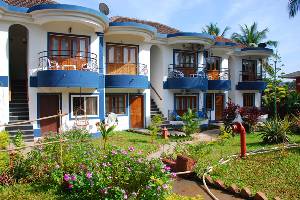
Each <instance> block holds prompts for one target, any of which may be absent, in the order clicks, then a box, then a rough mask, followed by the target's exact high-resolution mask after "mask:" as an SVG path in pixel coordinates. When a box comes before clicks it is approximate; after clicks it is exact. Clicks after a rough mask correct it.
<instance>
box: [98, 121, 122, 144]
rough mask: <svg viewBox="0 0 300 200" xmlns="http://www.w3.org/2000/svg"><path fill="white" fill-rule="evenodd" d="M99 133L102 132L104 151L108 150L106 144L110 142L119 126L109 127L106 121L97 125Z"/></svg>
mask: <svg viewBox="0 0 300 200" xmlns="http://www.w3.org/2000/svg"><path fill="white" fill-rule="evenodd" d="M96 126H97V129H98V131H100V133H101V136H102V139H103V149H105V148H106V143H107V141H108V138H109V136H110V135H111V134H112V133H113V132H114V130H115V129H116V127H117V126H115V125H113V126H109V124H106V123H105V121H103V122H98V123H97V124H96Z"/></svg>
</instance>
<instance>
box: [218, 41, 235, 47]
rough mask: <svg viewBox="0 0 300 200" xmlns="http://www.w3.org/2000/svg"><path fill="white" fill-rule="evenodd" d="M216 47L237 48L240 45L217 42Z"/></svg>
mask: <svg viewBox="0 0 300 200" xmlns="http://www.w3.org/2000/svg"><path fill="white" fill-rule="evenodd" d="M215 46H224V47H235V46H238V44H237V43H234V42H215Z"/></svg>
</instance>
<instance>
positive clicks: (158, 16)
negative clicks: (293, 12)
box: [57, 0, 300, 73]
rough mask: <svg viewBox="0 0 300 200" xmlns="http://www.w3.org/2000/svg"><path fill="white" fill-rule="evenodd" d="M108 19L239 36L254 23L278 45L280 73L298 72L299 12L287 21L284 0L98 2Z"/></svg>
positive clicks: (90, 0)
mask: <svg viewBox="0 0 300 200" xmlns="http://www.w3.org/2000/svg"><path fill="white" fill-rule="evenodd" d="M57 1H58V2H59V3H66V4H73V5H81V6H85V7H90V8H93V9H96V10H97V9H98V5H99V3H100V1H99V0H57ZM101 2H103V3H106V4H107V5H108V6H109V8H110V15H109V17H111V16H127V17H134V18H139V19H144V20H151V21H156V22H160V23H163V24H166V25H169V26H171V27H174V28H177V29H179V30H181V31H184V32H201V31H202V28H203V27H204V26H205V25H207V24H209V23H210V22H213V23H218V26H219V27H220V28H221V29H223V28H225V26H229V27H231V29H230V31H229V32H228V34H227V37H230V36H231V34H232V33H233V32H239V30H240V28H239V27H240V25H244V24H247V25H251V24H252V23H253V22H257V23H258V29H259V30H262V29H264V28H267V27H268V28H269V33H268V34H267V36H268V38H267V39H268V40H276V41H279V46H278V52H279V54H280V56H281V58H282V64H284V66H283V67H282V71H283V72H285V73H290V72H294V71H300V37H299V33H300V12H299V14H298V15H297V16H296V17H295V18H289V16H288V9H287V3H288V0H102V1H101Z"/></svg>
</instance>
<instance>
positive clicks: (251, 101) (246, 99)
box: [243, 93, 255, 107]
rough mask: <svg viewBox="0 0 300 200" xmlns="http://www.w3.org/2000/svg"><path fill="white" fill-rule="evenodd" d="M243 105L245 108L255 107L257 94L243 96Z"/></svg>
mask: <svg viewBox="0 0 300 200" xmlns="http://www.w3.org/2000/svg"><path fill="white" fill-rule="evenodd" d="M243 105H244V106H245V107H254V106H255V94H254V93H244V94H243Z"/></svg>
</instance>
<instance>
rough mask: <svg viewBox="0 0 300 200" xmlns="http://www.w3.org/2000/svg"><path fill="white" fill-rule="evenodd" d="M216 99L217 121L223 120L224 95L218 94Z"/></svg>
mask: <svg viewBox="0 0 300 200" xmlns="http://www.w3.org/2000/svg"><path fill="white" fill-rule="evenodd" d="M215 99H216V100H215V119H216V121H221V120H222V115H223V111H224V95H223V94H216V97H215Z"/></svg>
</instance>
